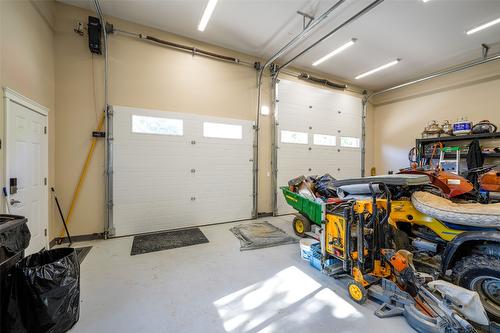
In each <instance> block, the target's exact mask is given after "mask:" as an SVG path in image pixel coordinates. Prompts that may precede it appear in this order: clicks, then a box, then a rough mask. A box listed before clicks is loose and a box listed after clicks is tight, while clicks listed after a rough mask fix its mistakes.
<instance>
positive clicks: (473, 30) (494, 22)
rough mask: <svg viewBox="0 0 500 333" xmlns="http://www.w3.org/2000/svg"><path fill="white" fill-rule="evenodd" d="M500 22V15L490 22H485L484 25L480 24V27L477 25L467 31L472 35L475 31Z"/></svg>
mask: <svg viewBox="0 0 500 333" xmlns="http://www.w3.org/2000/svg"><path fill="white" fill-rule="evenodd" d="M498 23H500V17H499V18H497V19H496V20H493V21H491V22H488V23H485V24H483V25H480V26H479V27H475V28H473V29H470V30H469V31H467V32H466V34H467V35H472V34H473V33H475V32H478V31H481V30H484V29H486V28H489V27H491V26H492V25H495V24H498Z"/></svg>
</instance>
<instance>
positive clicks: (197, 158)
mask: <svg viewBox="0 0 500 333" xmlns="http://www.w3.org/2000/svg"><path fill="white" fill-rule="evenodd" d="M253 133H254V129H253V121H249V120H241V119H229V118H215V117H208V116H201V115H196V114H188V113H176V112H166V111H159V110H149V109H140V108H129V107H119V106H118V107H113V226H114V228H115V235H116V236H123V235H131V234H138V233H146V232H154V231H161V230H167V229H176V228H186V227H192V226H199V225H205V224H213V223H220V222H229V221H236V220H244V219H249V218H251V217H252V208H253V205H252V203H253V171H252V170H253V160H252V159H253V138H254V135H253Z"/></svg>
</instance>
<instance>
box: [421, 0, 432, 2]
mask: <svg viewBox="0 0 500 333" xmlns="http://www.w3.org/2000/svg"><path fill="white" fill-rule="evenodd" d="M422 1H423V2H429V1H431V0H422Z"/></svg>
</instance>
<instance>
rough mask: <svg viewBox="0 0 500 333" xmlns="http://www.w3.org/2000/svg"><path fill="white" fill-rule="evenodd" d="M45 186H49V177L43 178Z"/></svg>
mask: <svg viewBox="0 0 500 333" xmlns="http://www.w3.org/2000/svg"><path fill="white" fill-rule="evenodd" d="M43 184H44V185H45V186H47V177H45V178H43Z"/></svg>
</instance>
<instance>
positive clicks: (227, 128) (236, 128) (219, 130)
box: [203, 122, 243, 139]
mask: <svg viewBox="0 0 500 333" xmlns="http://www.w3.org/2000/svg"><path fill="white" fill-rule="evenodd" d="M203 136H204V137H205V138H220V139H242V138H243V127H242V126H241V125H231V124H221V123H209V122H203Z"/></svg>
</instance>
